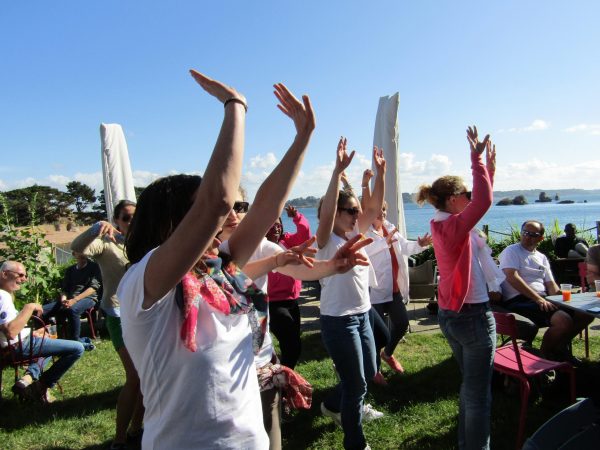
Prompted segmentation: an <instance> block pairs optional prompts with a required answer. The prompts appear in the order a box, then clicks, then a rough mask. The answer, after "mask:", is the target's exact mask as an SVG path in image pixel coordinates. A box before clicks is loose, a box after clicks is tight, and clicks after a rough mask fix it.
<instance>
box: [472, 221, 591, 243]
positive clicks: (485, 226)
mask: <svg viewBox="0 0 600 450" xmlns="http://www.w3.org/2000/svg"><path fill="white" fill-rule="evenodd" d="M592 230H595V231H596V242H598V243H600V220H599V221H596V226H594V227H591V228H587V229H585V230H579V231H577V234H581V233H587V232H588V231H592ZM482 231H483V232H484V233H485V235H486V236H489V235H490V233H494V234H500V235H502V236H507V237H511V236H512V234H511V233H504V232H502V231H496V230H490V226H489V225H483V227H482Z"/></svg>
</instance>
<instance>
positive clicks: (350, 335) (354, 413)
mask: <svg viewBox="0 0 600 450" xmlns="http://www.w3.org/2000/svg"><path fill="white" fill-rule="evenodd" d="M321 336H322V338H323V344H324V345H325V348H326V349H327V352H328V353H329V356H331V359H332V360H333V363H334V364H335V368H336V370H337V372H338V375H339V377H340V382H339V383H338V384H337V386H336V387H335V388H334V391H333V392H332V394H331V395H330V396H329V397H328V398H327V399H325V402H324V403H325V406H326V407H327V409H329V410H331V411H334V412H338V411H339V412H341V413H342V428H343V430H344V448H346V449H361V450H362V449H364V448H365V446H366V440H365V435H364V434H363V430H362V409H363V400H364V398H365V395H366V394H367V380H371V379H372V378H373V377H374V376H375V340H374V339H373V332H372V330H371V325H370V324H369V313H368V312H366V313H362V314H354V315H350V316H341V317H334V316H324V315H322V316H321Z"/></svg>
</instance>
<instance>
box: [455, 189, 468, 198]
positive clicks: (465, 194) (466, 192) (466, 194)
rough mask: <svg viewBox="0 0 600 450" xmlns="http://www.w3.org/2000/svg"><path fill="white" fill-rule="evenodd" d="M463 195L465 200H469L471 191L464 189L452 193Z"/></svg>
mask: <svg viewBox="0 0 600 450" xmlns="http://www.w3.org/2000/svg"><path fill="white" fill-rule="evenodd" d="M463 194H464V196H465V197H467V200H471V191H464V192H459V193H458V194H454V195H463Z"/></svg>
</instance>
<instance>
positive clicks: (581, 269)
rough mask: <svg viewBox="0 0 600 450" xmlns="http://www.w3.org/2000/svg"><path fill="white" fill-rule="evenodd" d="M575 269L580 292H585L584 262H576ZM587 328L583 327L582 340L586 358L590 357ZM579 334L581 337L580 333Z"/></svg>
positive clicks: (585, 266)
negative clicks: (577, 272)
mask: <svg viewBox="0 0 600 450" xmlns="http://www.w3.org/2000/svg"><path fill="white" fill-rule="evenodd" d="M577 269H578V270H579V282H580V283H581V292H587V280H586V275H587V264H586V263H585V261H582V262H580V263H579V264H577ZM588 328H589V327H585V330H583V336H584V338H583V339H584V341H583V342H584V345H585V357H586V358H587V359H590V342H589V339H588ZM579 336H580V337H581V334H580V335H579Z"/></svg>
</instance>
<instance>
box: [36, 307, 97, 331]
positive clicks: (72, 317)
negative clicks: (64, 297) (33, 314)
mask: <svg viewBox="0 0 600 450" xmlns="http://www.w3.org/2000/svg"><path fill="white" fill-rule="evenodd" d="M95 304H96V302H95V301H94V300H93V299H92V298H90V297H86V298H82V299H81V300H79V301H78V302H77V303H75V304H74V305H73V306H71V307H70V308H65V307H64V306H62V304H61V302H52V303H47V304H45V305H44V306H43V308H44V312H43V314H42V317H43V319H44V321H47V319H48V318H49V317H53V316H57V317H59V318H62V317H66V318H67V320H68V321H69V327H70V334H69V339H73V340H74V341H78V340H79V337H80V334H81V315H82V314H83V313H84V312H85V311H87V310H88V309H90V308H91V307H92V306H94V305H95Z"/></svg>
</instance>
